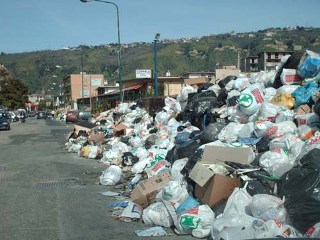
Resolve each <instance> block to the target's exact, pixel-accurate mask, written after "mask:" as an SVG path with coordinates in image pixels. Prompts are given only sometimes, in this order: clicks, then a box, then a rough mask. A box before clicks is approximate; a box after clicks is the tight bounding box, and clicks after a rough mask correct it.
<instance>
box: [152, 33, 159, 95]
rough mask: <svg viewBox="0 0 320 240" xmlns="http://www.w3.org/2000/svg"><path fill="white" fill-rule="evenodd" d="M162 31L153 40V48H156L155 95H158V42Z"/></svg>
mask: <svg viewBox="0 0 320 240" xmlns="http://www.w3.org/2000/svg"><path fill="white" fill-rule="evenodd" d="M159 38H160V33H157V34H156V35H155V37H154V40H153V49H154V73H153V76H154V95H155V96H156V97H157V96H158V49H157V43H158V42H159Z"/></svg>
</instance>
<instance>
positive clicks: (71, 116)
mask: <svg viewBox="0 0 320 240" xmlns="http://www.w3.org/2000/svg"><path fill="white" fill-rule="evenodd" d="M78 118H79V111H76V110H73V111H68V112H67V115H66V123H69V122H73V123H75V122H77V121H78Z"/></svg>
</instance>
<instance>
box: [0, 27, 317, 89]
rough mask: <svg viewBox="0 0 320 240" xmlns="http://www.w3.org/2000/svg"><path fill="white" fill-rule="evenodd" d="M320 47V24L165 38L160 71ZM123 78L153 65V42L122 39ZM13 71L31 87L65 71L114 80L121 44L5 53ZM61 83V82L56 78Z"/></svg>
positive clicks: (46, 84)
mask: <svg viewBox="0 0 320 240" xmlns="http://www.w3.org/2000/svg"><path fill="white" fill-rule="evenodd" d="M298 46H299V47H301V50H306V49H309V50H312V51H315V52H320V28H303V27H296V28H269V29H265V30H260V31H257V32H247V33H235V32H231V33H226V34H219V35H209V36H203V37H195V38H190V39H178V40H162V41H160V43H159V44H158V49H159V50H158V61H159V66H158V69H159V76H161V75H164V74H165V72H167V70H170V72H171V75H180V74H181V73H183V72H189V71H202V70H203V71H214V70H215V68H216V67H217V66H220V67H221V66H223V65H236V64H237V58H238V53H239V54H240V57H246V56H249V55H256V54H258V53H259V52H261V51H269V50H276V51H287V50H294V48H296V47H298ZM121 53H122V57H121V59H122V79H130V78H133V77H134V76H135V69H153V54H154V53H153V44H152V43H145V42H142V43H131V44H123V45H122V52H121ZM1 64H3V65H4V66H5V67H6V68H7V69H8V70H9V72H10V74H11V77H14V78H18V79H20V80H21V81H22V82H24V83H25V84H26V85H27V86H28V89H29V92H30V93H41V92H44V91H46V90H48V89H54V88H55V89H56V91H58V90H57V86H58V85H59V83H61V82H62V81H61V79H62V78H63V76H65V75H69V74H72V73H80V72H81V71H82V69H83V71H84V72H87V73H99V74H104V76H105V78H106V79H107V81H108V82H109V83H113V82H114V81H115V80H117V71H118V64H117V45H116V44H107V45H102V46H78V47H75V48H71V49H64V50H55V51H51V50H45V51H38V52H26V53H17V54H6V53H1V54H0V65H1ZM52 83H55V84H52Z"/></svg>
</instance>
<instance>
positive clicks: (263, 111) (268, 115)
mask: <svg viewBox="0 0 320 240" xmlns="http://www.w3.org/2000/svg"><path fill="white" fill-rule="evenodd" d="M280 110H281V107H280V106H277V105H276V104H272V103H269V102H264V103H263V104H262V105H261V108H260V110H259V115H258V119H259V120H265V121H270V122H274V121H275V119H276V117H277V116H278V113H279V111H280Z"/></svg>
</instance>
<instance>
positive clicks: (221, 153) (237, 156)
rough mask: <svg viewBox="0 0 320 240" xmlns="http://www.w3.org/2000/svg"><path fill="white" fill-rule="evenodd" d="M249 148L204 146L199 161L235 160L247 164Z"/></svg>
mask: <svg viewBox="0 0 320 240" xmlns="http://www.w3.org/2000/svg"><path fill="white" fill-rule="evenodd" d="M249 154H250V148H243V147H222V146H205V148H204V150H203V155H202V159H201V163H208V164H212V163H219V162H225V161H230V162H237V163H243V164H248V159H249Z"/></svg>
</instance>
